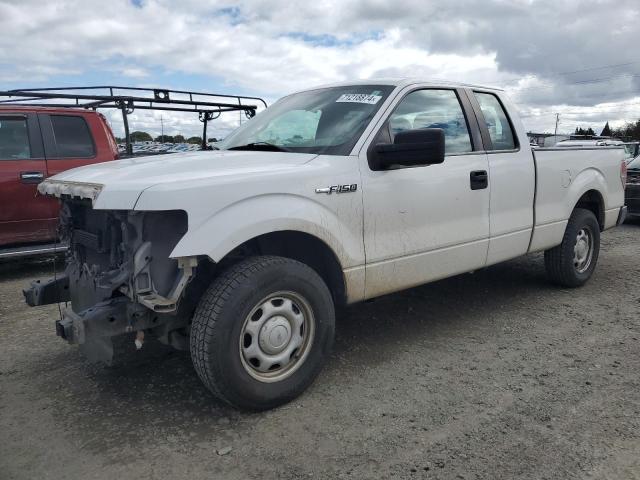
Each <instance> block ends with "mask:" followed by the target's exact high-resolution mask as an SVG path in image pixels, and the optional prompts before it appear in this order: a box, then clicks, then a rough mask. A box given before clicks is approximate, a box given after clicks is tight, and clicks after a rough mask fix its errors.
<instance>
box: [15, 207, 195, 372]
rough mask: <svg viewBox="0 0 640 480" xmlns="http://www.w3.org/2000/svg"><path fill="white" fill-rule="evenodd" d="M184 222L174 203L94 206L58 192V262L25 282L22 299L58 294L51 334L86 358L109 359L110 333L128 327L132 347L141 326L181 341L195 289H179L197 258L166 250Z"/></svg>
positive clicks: (36, 300) (168, 340)
mask: <svg viewBox="0 0 640 480" xmlns="http://www.w3.org/2000/svg"><path fill="white" fill-rule="evenodd" d="M187 222H188V220H187V214H186V213H185V212H183V211H179V210H176V211H157V212H156V211H154V212H138V211H108V210H94V209H93V208H92V206H91V202H90V201H89V200H80V199H64V200H63V206H62V210H61V215H60V227H59V228H60V237H61V239H62V240H63V241H67V242H68V243H69V250H68V252H67V257H66V268H65V270H64V273H62V274H60V275H56V276H55V278H53V279H50V280H48V281H46V282H34V283H32V284H31V286H30V288H29V289H27V290H25V291H24V294H25V297H26V300H27V303H29V304H30V305H33V306H35V305H46V304H50V303H56V302H65V304H66V307H65V308H64V309H63V310H62V318H61V319H60V320H58V321H57V322H56V331H57V334H58V335H59V336H61V337H62V338H64V339H66V340H67V341H69V342H70V343H75V344H79V345H80V347H81V349H82V350H83V351H84V353H85V354H86V355H87V357H88V358H89V359H90V360H92V361H102V362H105V363H107V364H110V363H112V361H113V358H112V357H113V346H112V340H111V339H112V337H114V336H117V335H122V334H126V333H129V332H137V336H136V346H137V347H138V348H140V347H141V346H142V342H143V339H144V335H145V333H146V334H151V335H153V336H155V337H157V338H158V340H160V341H161V342H162V343H165V344H169V345H172V346H173V347H175V348H178V349H187V348H188V334H189V331H188V329H189V322H190V319H191V316H192V314H193V310H194V309H195V301H189V298H194V299H197V298H198V296H197V295H193V296H190V295H187V294H186V291H187V286H188V284H189V282H190V280H191V279H192V278H193V276H194V273H195V272H194V270H195V268H196V266H197V259H196V258H195V257H186V258H179V259H172V258H169V255H170V253H171V251H172V250H173V248H174V247H175V246H176V244H177V243H178V241H179V240H180V239H181V238H182V236H183V235H184V234H185V233H186V232H187V226H188V224H187ZM189 288H191V286H190V287H189ZM69 303H70V304H69Z"/></svg>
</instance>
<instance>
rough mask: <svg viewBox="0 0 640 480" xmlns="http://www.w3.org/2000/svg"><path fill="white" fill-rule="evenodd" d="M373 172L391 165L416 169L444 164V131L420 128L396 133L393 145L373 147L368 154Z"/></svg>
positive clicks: (382, 144)
mask: <svg viewBox="0 0 640 480" xmlns="http://www.w3.org/2000/svg"><path fill="white" fill-rule="evenodd" d="M369 162H370V164H371V168H372V169H373V170H385V169H387V168H389V167H391V166H393V165H400V166H403V167H418V166H423V165H433V164H436V163H442V162H444V130H442V129H441V128H420V129H416V130H405V131H403V132H398V133H397V134H396V136H395V138H394V142H393V143H379V144H377V145H374V147H373V149H372V150H371V151H370V154H369Z"/></svg>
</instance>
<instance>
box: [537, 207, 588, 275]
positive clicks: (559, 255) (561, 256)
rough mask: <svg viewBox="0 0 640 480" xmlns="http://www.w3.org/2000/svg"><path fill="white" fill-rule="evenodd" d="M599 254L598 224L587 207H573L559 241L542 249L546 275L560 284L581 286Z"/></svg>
mask: <svg viewBox="0 0 640 480" xmlns="http://www.w3.org/2000/svg"><path fill="white" fill-rule="evenodd" d="M599 253H600V226H599V225H598V220H597V219H596V216H595V215H594V214H593V212H591V211H590V210H585V209H583V208H576V209H575V210H574V211H573V213H572V214H571V217H570V218H569V223H568V224H567V228H566V230H565V232H564V237H563V239H562V243H561V244H560V245H558V246H557V247H555V248H552V249H550V250H547V251H545V252H544V263H545V267H546V270H547V276H548V277H549V279H550V280H551V281H553V282H554V283H557V284H559V285H562V286H564V287H579V286H581V285H584V283H586V281H587V280H589V278H591V275H592V274H593V271H594V270H595V268H596V263H597V262H598V254H599Z"/></svg>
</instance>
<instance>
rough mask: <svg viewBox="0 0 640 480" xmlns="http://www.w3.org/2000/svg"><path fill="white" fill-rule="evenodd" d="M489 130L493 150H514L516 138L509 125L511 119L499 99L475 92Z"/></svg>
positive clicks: (491, 95) (489, 94)
mask: <svg viewBox="0 0 640 480" xmlns="http://www.w3.org/2000/svg"><path fill="white" fill-rule="evenodd" d="M473 94H474V95H475V97H476V99H477V100H478V103H479V104H480V110H482V115H483V116H484V120H485V122H486V125H487V129H488V130H489V136H490V137H491V143H492V144H493V146H492V150H514V149H515V148H516V142H515V136H514V135H513V130H512V129H511V124H510V123H509V118H508V117H507V114H506V113H505V111H504V108H502V105H501V104H500V101H499V100H498V98H497V97H496V96H495V95H493V94H491V93H482V92H473Z"/></svg>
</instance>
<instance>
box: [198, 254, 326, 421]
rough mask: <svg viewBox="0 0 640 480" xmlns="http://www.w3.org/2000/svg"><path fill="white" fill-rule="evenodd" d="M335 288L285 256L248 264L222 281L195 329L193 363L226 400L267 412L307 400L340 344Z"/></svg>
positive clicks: (205, 299)
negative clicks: (335, 342)
mask: <svg viewBox="0 0 640 480" xmlns="http://www.w3.org/2000/svg"><path fill="white" fill-rule="evenodd" d="M334 325H335V313H334V306H333V300H332V297H331V293H330V292H329V289H328V288H327V286H326V285H325V283H324V282H323V281H322V279H321V278H320V276H319V275H318V274H317V273H316V272H315V271H314V270H312V269H311V268H310V267H308V266H307V265H305V264H303V263H300V262H297V261H295V260H291V259H288V258H283V257H275V256H261V257H251V258H248V259H246V260H243V261H241V262H239V263H237V264H235V265H233V266H231V267H230V268H229V269H228V270H226V271H225V272H224V273H222V274H221V275H220V276H219V277H218V278H216V279H215V280H214V281H213V283H212V284H211V286H210V287H209V288H208V289H207V291H206V292H205V293H204V295H203V296H202V299H201V300H200V303H199V304H198V307H197V309H196V312H195V315H194V317H193V323H192V326H191V337H190V348H191V358H192V360H193V364H194V367H195V369H196V372H197V373H198V376H199V377H200V379H201V380H202V381H203V382H204V384H205V385H206V386H207V388H209V390H211V392H213V394H214V395H215V396H216V397H218V398H219V399H220V400H222V401H224V402H226V403H228V404H229V405H232V406H233V407H236V408H240V409H245V410H254V411H257V410H266V409H269V408H273V407H276V406H278V405H281V404H283V403H286V402H288V401H290V400H292V399H294V398H295V397H297V396H298V395H300V394H301V393H302V392H303V391H304V390H305V389H306V388H307V387H308V386H309V385H310V384H311V383H312V382H313V380H314V379H315V378H316V377H317V375H318V373H320V370H321V369H322V366H323V365H324V363H325V361H326V359H327V357H328V355H329V353H330V350H331V346H332V344H333V337H334Z"/></svg>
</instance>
